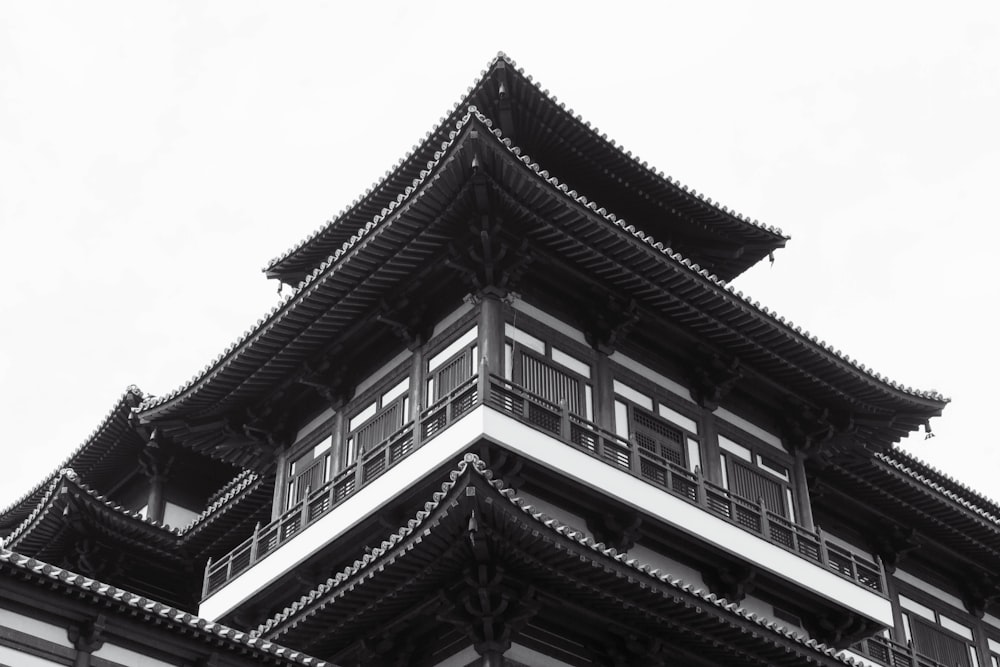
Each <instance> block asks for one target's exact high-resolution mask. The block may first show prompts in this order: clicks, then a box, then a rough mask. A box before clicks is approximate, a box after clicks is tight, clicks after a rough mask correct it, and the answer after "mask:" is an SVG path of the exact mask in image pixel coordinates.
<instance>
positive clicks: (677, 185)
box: [263, 51, 788, 272]
mask: <svg viewBox="0 0 1000 667" xmlns="http://www.w3.org/2000/svg"><path fill="white" fill-rule="evenodd" d="M500 61H503V62H505V63H506V64H508V65H510V66H511V67H513V68H515V69H516V70H517V73H518V74H520V75H522V76H524V77H525V79H526V80H527V81H528V83H529V84H531V85H532V86H533V87H534V88H535V89H536V90H537V91H538V92H539V93H540V94H541V95H543V96H544V97H546V98H548V99H549V100H551V101H552V103H553V104H556V105H557V106H558V107H559V109H560V110H562V111H564V112H566V113H567V114H568V115H569V116H571V117H572V118H573V119H574V120H576V121H577V122H578V123H581V124H583V125H584V126H585V127H586V128H588V129H589V130H591V131H592V132H593V133H594V135H595V136H597V137H599V138H600V140H601V141H604V142H606V143H607V144H608V145H609V146H610V147H611V148H614V149H615V150H617V151H619V152H621V153H623V154H624V155H625V157H626V158H627V159H629V160H630V161H631V162H633V163H634V164H635V165H636V166H638V167H641V168H642V169H643V170H645V171H647V172H648V173H649V174H650V175H652V176H654V177H656V178H659V179H660V180H662V181H665V182H666V183H668V184H669V185H670V186H672V187H673V188H674V189H676V190H679V191H681V192H684V193H686V194H689V195H691V196H693V197H695V198H697V199H698V200H700V201H701V202H703V203H705V204H707V205H708V206H711V207H713V208H715V209H716V210H718V211H719V212H721V213H724V214H726V215H730V216H733V217H735V218H736V219H737V220H739V221H740V222H742V223H744V224H746V225H749V226H752V227H756V228H758V229H760V230H762V231H766V232H768V233H770V234H773V235H775V236H779V237H782V238H784V239H786V240H787V238H788V237H787V236H785V234H784V233H783V232H782V231H781V229H779V228H778V227H774V226H772V225H766V224H763V223H761V222H759V221H758V220H757V219H751V218H750V217H748V216H744V215H743V214H741V213H739V212H737V211H736V210H735V209H730V208H729V207H727V206H723V205H721V203H720V202H713V200H712V198H711V197H706V196H705V195H704V194H699V193H698V192H697V191H696V190H695V189H694V188H690V189H689V188H688V187H687V186H686V185H684V184H683V183H681V182H680V181H679V180H677V179H675V178H673V177H671V176H670V175H667V174H664V172H663V170H662V169H656V168H655V167H652V166H650V165H649V164H648V163H647V162H646V161H645V160H642V159H640V158H639V156H638V155H633V154H632V151H630V150H625V149H624V146H621V145H619V144H618V143H617V142H616V141H615V140H614V139H609V138H608V136H607V134H606V133H602V132H601V131H600V130H599V129H598V128H597V127H596V126H591V123H590V121H587V120H584V119H583V117H581V116H580V115H579V114H577V113H576V112H574V111H573V109H572V108H570V109H567V108H566V104H565V103H564V102H559V100H558V98H557V97H556V96H555V95H551V94H550V93H549V91H548V89H547V88H545V89H543V88H542V86H541V84H540V83H538V82H535V81H534V79H533V77H532V76H531V75H530V74H525V72H524V68H521V67H517V64H516V63H515V61H514V60H513V59H511V58H509V57H508V56H507V55H506V54H504V52H503V51H500V52H498V53H497V55H496V56H494V57H493V58H492V59H491V60H490V61H489V63H488V64H487V66H486V68H485V69H483V70H481V71H480V73H479V77H478V78H477V79H475V80H474V81H473V85H471V86H469V87H468V88H467V90H466V94H465V95H464V96H463V97H462V98H461V99H460V100H458V101H457V102H455V103H454V104H453V105H452V111H451V112H450V114H449V116H447V117H442V118H441V119H440V120H439V121H438V123H437V124H435V125H434V126H433V127H432V128H431V129H430V130H429V131H428V132H426V133H425V135H424V141H429V140H430V139H431V137H433V136H434V134H436V133H437V132H438V131H439V130H440V128H441V127H442V126H444V125H445V124H446V123H447V122H448V119H449V117H454V114H455V112H456V111H458V109H459V108H460V107H461V106H462V105H468V104H469V97H470V95H471V94H472V93H473V91H475V90H476V89H477V88H478V87H480V86H482V85H483V84H484V83H485V82H486V77H487V76H488V75H489V73H490V71H491V70H492V69H493V68H494V67H495V66H496V65H497V64H498V63H499V62H500ZM421 148H422V146H421V145H420V144H415V145H414V146H413V147H412V148H411V149H410V150H409V151H408V152H407V153H406V154H404V155H403V157H401V158H400V159H399V160H397V162H396V164H395V165H394V167H393V168H392V169H389V170H387V171H386V172H385V174H384V175H383V176H382V178H380V179H379V180H377V181H375V182H373V183H372V185H371V186H370V187H368V188H366V189H365V191H364V192H363V193H362V194H361V195H360V196H358V197H356V198H355V199H354V201H352V202H351V203H350V204H349V205H348V206H346V207H344V208H342V209H341V210H340V211H339V212H338V213H337V214H336V215H335V216H332V217H331V218H330V219H329V220H327V221H326V222H324V223H323V224H322V225H320V226H319V227H317V228H316V229H315V230H313V231H312V232H311V233H310V234H308V235H307V236H306V237H305V238H303V239H302V240H300V241H299V242H298V243H297V244H295V245H294V246H291V247H289V248H288V249H287V250H285V252H284V253H282V254H280V255H277V256H275V257H273V258H271V260H270V261H269V262H268V263H267V265H266V266H265V267H264V269H263V271H265V272H266V271H270V270H271V269H273V268H274V267H275V266H277V265H278V264H280V263H281V262H283V261H285V260H286V259H288V258H289V257H290V256H292V255H293V254H295V253H296V252H298V251H299V250H301V249H302V248H304V247H305V246H306V245H308V244H309V243H310V242H311V241H313V240H314V239H316V238H317V237H319V236H320V235H322V234H323V232H325V231H326V230H327V229H329V228H330V227H331V226H333V225H334V224H336V223H337V222H338V221H339V220H340V219H342V218H343V217H345V216H346V215H347V214H349V213H351V212H352V211H353V210H354V209H355V208H356V207H357V206H358V205H360V204H362V203H364V202H365V201H366V200H367V199H368V197H369V196H370V195H371V194H373V193H375V192H377V191H378V190H379V189H381V188H382V187H384V186H385V185H386V183H387V182H388V181H389V180H390V179H391V178H392V177H393V176H394V175H395V174H396V172H397V171H398V170H399V169H400V168H401V167H402V166H403V165H404V164H406V162H407V161H409V160H410V158H411V157H413V155H414V154H416V153H417V152H418V151H420V150H421Z"/></svg>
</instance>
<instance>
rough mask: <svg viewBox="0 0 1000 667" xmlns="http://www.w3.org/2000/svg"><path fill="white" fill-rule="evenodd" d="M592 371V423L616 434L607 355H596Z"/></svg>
mask: <svg viewBox="0 0 1000 667" xmlns="http://www.w3.org/2000/svg"><path fill="white" fill-rule="evenodd" d="M594 371H595V372H594V421H595V422H597V425H598V426H600V427H601V428H603V429H606V430H608V431H611V432H612V433H617V431H616V430H615V427H614V421H615V384H614V377H613V375H612V373H611V360H610V359H609V358H608V355H606V354H604V353H603V352H598V353H597V363H596V364H595V369H594Z"/></svg>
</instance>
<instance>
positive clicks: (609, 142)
mask: <svg viewBox="0 0 1000 667" xmlns="http://www.w3.org/2000/svg"><path fill="white" fill-rule="evenodd" d="M508 65H509V66H510V67H511V68H513V69H514V73H515V74H516V75H517V76H520V77H522V78H523V79H524V80H525V82H526V83H527V84H528V87H529V88H530V89H531V90H532V92H533V94H536V95H538V96H539V98H540V99H541V100H542V101H543V102H544V103H546V104H549V105H552V106H553V107H558V109H559V110H560V111H562V112H564V113H565V114H566V116H567V117H568V118H570V119H572V122H575V123H576V124H578V125H580V126H582V127H585V128H586V129H587V132H588V136H590V138H591V141H592V143H593V144H594V145H596V146H599V147H602V148H603V149H605V150H609V151H614V152H615V153H617V154H619V155H622V156H624V157H625V158H626V160H627V164H628V165H630V167H631V168H632V171H634V172H635V173H636V174H641V175H644V176H645V177H646V178H647V179H649V180H651V182H654V183H656V184H657V187H658V189H662V191H663V192H667V193H670V194H671V195H673V196H677V197H680V198H682V199H684V200H689V201H690V203H692V204H697V205H698V206H703V207H707V209H710V210H712V211H713V213H714V214H715V215H718V216H722V219H725V220H728V221H729V222H730V224H732V225H734V226H735V228H739V229H744V230H746V231H748V232H751V233H753V234H754V235H757V236H760V238H761V239H762V240H763V239H770V241H769V242H770V244H771V245H773V247H772V248H771V250H772V251H773V250H776V249H778V248H781V247H783V246H784V245H785V242H786V241H787V240H788V239H789V237H788V236H786V235H785V234H784V233H783V232H782V231H781V230H780V229H778V228H776V227H772V226H770V225H765V224H763V223H760V222H758V221H757V220H755V219H751V218H749V217H747V216H744V215H743V214H741V213H739V212H737V211H735V210H733V209H730V208H729V207H727V206H723V205H722V204H721V203H720V202H717V201H713V200H712V198H711V197H707V196H705V195H704V194H699V193H698V192H697V191H696V190H695V189H693V188H688V187H687V186H686V185H684V184H682V183H681V182H680V181H678V180H677V179H674V178H672V177H670V176H668V175H666V174H664V172H663V171H662V170H660V169H656V168H655V167H652V166H650V165H648V163H647V162H646V161H645V160H642V159H640V158H639V156H638V155H633V153H632V151H630V150H626V149H625V148H624V147H623V146H621V145H619V144H617V143H616V142H615V140H614V139H609V138H608V137H607V135H606V134H602V133H601V132H600V130H599V129H598V128H597V127H591V124H590V123H589V122H588V121H586V120H584V119H583V118H582V117H581V116H580V115H579V114H576V113H575V112H574V111H573V110H572V109H566V105H565V103H562V102H559V101H558V99H557V98H556V97H555V96H550V95H549V91H548V90H547V89H542V87H541V85H540V84H538V83H536V82H534V81H533V79H532V77H531V75H526V74H525V73H524V70H523V68H518V67H517V64H516V63H515V62H514V61H513V60H512V59H510V58H509V57H507V56H506V55H505V54H504V53H503V52H500V53H498V54H497V55H496V56H495V57H494V58H493V59H492V60H491V61H490V62H489V64H488V65H487V67H486V69H484V70H482V72H480V76H479V78H478V79H476V80H475V81H474V82H473V85H472V86H470V87H469V89H468V91H467V93H466V95H465V96H464V97H462V99H460V100H459V101H458V102H456V103H455V104H454V105H453V107H452V111H451V112H450V113H449V115H448V116H446V117H443V118H441V120H440V121H439V122H438V124H437V125H435V126H434V127H433V128H432V129H431V130H430V131H429V132H428V133H427V135H426V137H425V139H424V140H423V141H422V142H420V143H419V144H417V145H415V146H413V148H412V149H411V150H410V151H409V152H408V153H406V155H404V156H403V157H402V158H400V159H399V161H398V162H397V163H396V166H395V167H394V168H393V169H391V170H389V171H387V172H386V173H385V175H384V176H383V177H382V178H381V179H380V180H378V181H376V182H374V183H373V184H372V185H371V187H369V188H368V189H367V190H365V192H364V193H363V194H362V195H361V196H359V197H357V198H356V199H355V200H354V201H353V202H352V203H351V204H350V205H349V206H347V207H345V208H344V209H341V211H340V212H339V213H337V214H336V215H335V216H333V217H332V218H330V219H329V220H328V221H327V222H325V223H323V224H322V225H321V226H320V227H318V228H317V229H316V230H314V231H313V232H312V233H311V234H309V235H308V236H306V237H305V238H303V239H302V240H300V241H299V242H298V243H297V244H295V245H294V246H292V247H290V248H288V249H287V250H286V251H285V252H284V253H282V254H280V255H278V256H276V257H274V258H272V259H271V260H270V261H269V262H268V264H267V266H265V267H264V269H263V271H264V273H265V274H266V275H267V276H268V277H270V278H278V279H279V280H281V281H282V282H285V283H288V282H295V280H296V277H297V276H301V275H302V273H303V272H306V273H307V272H308V270H309V269H310V268H311V267H315V265H316V263H317V262H318V261H319V258H316V259H314V260H313V261H312V262H307V263H305V264H303V266H301V267H298V268H293V267H291V266H289V265H291V264H294V263H295V262H296V261H297V260H298V258H300V256H302V255H303V254H305V253H307V252H308V250H309V248H310V246H312V245H314V244H325V245H330V246H331V247H335V246H336V245H339V243H338V240H339V237H343V238H347V237H348V236H349V235H351V234H352V233H353V232H354V230H355V229H358V228H360V227H361V226H362V225H363V224H364V220H365V218H367V217H370V216H371V215H372V214H373V213H374V212H375V211H377V210H379V209H384V208H385V207H386V206H388V204H389V202H390V201H391V200H392V199H393V198H394V197H396V196H398V193H399V191H401V190H402V189H403V188H404V187H405V186H406V184H407V183H409V182H410V180H411V179H412V178H413V177H414V175H415V174H416V173H417V172H419V171H420V169H422V165H423V164H424V163H426V162H427V161H428V160H429V159H430V155H431V154H432V153H433V152H434V151H436V150H437V148H436V147H437V146H438V145H440V144H441V142H442V141H444V138H445V137H446V136H447V134H448V128H449V127H451V126H452V125H454V124H455V123H456V122H458V120H459V119H460V118H461V117H462V115H463V114H464V113H465V109H466V108H467V107H468V106H470V105H473V104H474V103H475V99H476V96H477V95H478V94H480V93H481V92H482V91H483V89H484V87H485V86H486V85H487V84H488V83H489V81H490V79H491V75H492V74H493V73H494V71H495V70H496V68H497V67H498V66H508ZM338 229H339V232H335V230H338ZM706 229H708V227H706ZM326 237H332V239H333V240H329V241H328V240H327V238H326ZM765 254H766V253H765ZM321 256H322V255H321ZM321 256H320V257H321Z"/></svg>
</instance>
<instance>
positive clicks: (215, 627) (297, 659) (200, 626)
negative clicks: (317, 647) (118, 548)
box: [0, 547, 333, 667]
mask: <svg viewBox="0 0 1000 667" xmlns="http://www.w3.org/2000/svg"><path fill="white" fill-rule="evenodd" d="M0 563H9V564H10V565H11V566H13V567H15V568H18V569H20V570H23V571H27V572H31V573H33V574H36V575H39V576H42V577H47V578H49V579H53V580H56V581H59V582H61V583H63V584H66V585H68V586H71V587H73V588H76V589H79V590H83V591H87V592H90V593H92V594H94V595H97V596H99V597H102V598H105V599H108V600H110V601H112V602H118V603H121V604H124V605H125V606H127V607H130V608H132V609H138V610H140V611H143V612H146V613H148V614H149V615H151V616H156V617H157V618H162V619H166V621H167V622H169V623H174V624H178V625H183V626H185V627H186V628H187V629H188V630H191V629H194V630H197V631H201V632H205V633H207V634H210V635H213V636H215V637H217V638H218V639H221V640H225V641H228V642H231V643H233V644H235V645H239V646H241V647H247V648H252V649H256V650H259V651H261V652H263V653H267V654H270V655H273V656H275V657H279V658H284V659H285V660H287V661H288V662H290V663H294V664H299V665H305V666H306V667H333V666H332V665H330V664H329V663H327V662H325V661H323V660H319V659H318V658H314V657H312V656H310V655H307V654H305V653H303V652H302V651H293V650H291V649H289V648H286V647H284V646H282V645H280V644H276V643H275V642H270V641H265V640H260V639H258V638H257V637H253V636H252V635H251V634H250V633H247V632H242V631H239V630H235V629H233V628H230V627H228V626H225V625H222V624H221V623H216V622H213V621H209V620H208V619H205V618H202V617H200V616H196V615H194V614H191V613H189V612H186V611H182V610H180V609H177V608H176V607H172V606H170V605H167V604H163V603H162V602H158V601H156V600H152V599H150V598H147V597H144V596H141V595H138V594H136V593H132V592H130V591H126V590H124V589H121V588H117V587H115V586H112V585H110V584H105V583H103V582H101V581H98V580H96V579H92V578H90V577H85V576H83V575H81V574H77V573H75V572H72V571H70V570H67V569H64V568H61V567H57V566H55V565H52V564H50V563H46V562H45V561H41V560H38V559H37V558H31V557H28V556H24V555H22V554H19V553H17V552H15V551H11V550H9V549H6V548H4V547H0Z"/></svg>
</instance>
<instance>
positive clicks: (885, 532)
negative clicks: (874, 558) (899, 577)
mask: <svg viewBox="0 0 1000 667" xmlns="http://www.w3.org/2000/svg"><path fill="white" fill-rule="evenodd" d="M868 543H869V544H870V545H871V548H872V552H873V553H875V554H877V555H878V557H879V558H881V559H882V565H883V567H885V571H886V573H887V574H892V573H893V572H895V571H896V568H897V567H898V566H899V564H900V563H902V562H903V560H904V559H905V558H906V556H907V555H908V554H909V553H910V552H911V551H913V550H915V549H917V548H919V547H920V538H919V537H918V536H917V531H916V530H915V529H913V528H904V527H903V526H900V525H898V524H888V523H883V524H881V525H879V526H877V527H876V530H875V531H873V532H871V533H870V534H869V535H868Z"/></svg>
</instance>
